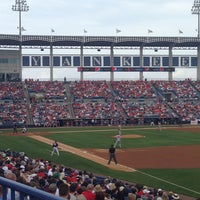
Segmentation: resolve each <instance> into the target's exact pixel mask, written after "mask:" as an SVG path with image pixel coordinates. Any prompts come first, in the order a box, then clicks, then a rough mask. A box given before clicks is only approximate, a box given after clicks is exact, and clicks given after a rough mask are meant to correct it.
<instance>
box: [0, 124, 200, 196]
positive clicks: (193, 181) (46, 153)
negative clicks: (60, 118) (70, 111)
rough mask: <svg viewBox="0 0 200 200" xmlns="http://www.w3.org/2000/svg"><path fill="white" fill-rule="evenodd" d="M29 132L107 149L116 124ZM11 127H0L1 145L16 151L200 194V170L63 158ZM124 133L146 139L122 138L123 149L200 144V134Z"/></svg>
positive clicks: (159, 186)
mask: <svg viewBox="0 0 200 200" xmlns="http://www.w3.org/2000/svg"><path fill="white" fill-rule="evenodd" d="M28 131H30V132H49V133H51V134H49V135H44V136H45V137H47V138H50V139H53V140H57V141H59V142H62V143H65V144H68V145H71V146H74V147H78V148H98V149H99V148H105V149H107V148H108V147H109V146H110V144H111V143H113V141H114V139H113V138H112V137H111V136H113V135H115V134H117V129H116V128H113V127H101V128H99V127H94V128H91V127H89V128H88V127H86V128H45V129H44V128H42V129H30V130H28ZM8 132H12V130H0V148H1V149H3V150H4V149H7V148H10V149H11V150H13V151H23V152H26V153H27V155H29V156H31V157H33V158H44V159H46V160H52V161H53V162H56V163H58V164H63V165H65V166H69V167H72V168H76V169H80V170H86V171H89V172H93V173H96V174H102V175H105V176H111V177H115V178H118V179H122V180H125V181H129V182H134V183H141V184H144V185H148V186H152V187H156V188H162V189H165V190H168V191H173V192H176V193H179V194H184V195H187V196H192V197H196V198H197V197H199V196H200V192H199V191H200V184H199V182H200V181H199V180H200V169H199V168H198V169H139V170H138V171H136V172H134V173H133V172H131V173H130V172H121V171H115V170H111V169H109V168H107V167H104V166H101V165H99V164H96V163H94V162H92V161H88V160H86V159H84V158H82V157H79V156H75V155H72V154H70V153H65V152H62V153H61V155H60V157H57V156H54V157H51V156H50V151H51V149H52V148H51V146H50V145H47V144H44V143H41V142H38V141H35V140H32V139H30V138H28V137H26V136H12V137H11V136H9V135H8V134H6V133H8ZM122 133H123V134H138V135H142V136H145V140H144V139H143V138H137V139H131V138H127V139H126V138H123V140H122V145H123V148H144V147H153V146H178V145H181V146H182V145H192V144H200V134H197V133H189V132H187V131H184V132H183V131H182V132H180V131H176V130H167V129H163V130H162V131H159V130H155V129H141V128H137V129H136V128H131V127H126V128H124V127H123V129H122Z"/></svg>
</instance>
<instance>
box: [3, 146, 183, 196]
mask: <svg viewBox="0 0 200 200" xmlns="http://www.w3.org/2000/svg"><path fill="white" fill-rule="evenodd" d="M0 176H2V177H5V178H7V179H11V180H13V181H17V182H19V183H22V184H25V185H28V186H31V187H33V188H35V189H38V190H42V191H45V192H49V193H51V194H53V195H56V196H59V197H62V198H63V199H68V200H179V199H180V196H179V195H178V194H175V193H173V192H167V191H164V190H162V189H158V188H153V187H149V186H145V185H141V184H137V183H127V182H124V181H121V180H118V179H116V178H112V177H103V176H99V175H94V174H92V173H90V172H87V171H81V170H77V169H72V168H68V167H66V166H63V165H57V164H55V163H53V162H51V161H47V160H44V159H42V158H39V159H32V158H30V157H29V156H28V155H26V154H24V153H23V152H13V151H11V150H10V149H7V150H5V151H2V150H1V152H0ZM0 195H1V194H0ZM0 197H1V196H0ZM15 197H16V199H19V193H18V192H15ZM7 199H8V200H9V199H10V190H8V192H7ZM27 199H28V197H27Z"/></svg>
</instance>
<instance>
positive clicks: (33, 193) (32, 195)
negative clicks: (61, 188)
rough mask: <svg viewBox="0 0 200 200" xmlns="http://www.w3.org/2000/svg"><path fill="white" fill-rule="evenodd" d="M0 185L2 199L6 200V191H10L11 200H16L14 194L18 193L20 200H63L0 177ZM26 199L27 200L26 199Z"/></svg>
mask: <svg viewBox="0 0 200 200" xmlns="http://www.w3.org/2000/svg"><path fill="white" fill-rule="evenodd" d="M0 185H1V186H2V199H3V200H7V191H8V189H10V190H11V200H16V198H15V194H16V192H18V193H19V199H20V200H25V199H29V200H33V199H34V200H36V199H37V200H47V199H49V200H63V198H61V197H58V196H55V195H53V194H50V193H48V192H45V191H42V190H39V189H36V188H32V187H30V186H27V185H24V184H22V183H18V182H16V181H12V180H9V179H6V178H3V177H0ZM27 197H28V198H27Z"/></svg>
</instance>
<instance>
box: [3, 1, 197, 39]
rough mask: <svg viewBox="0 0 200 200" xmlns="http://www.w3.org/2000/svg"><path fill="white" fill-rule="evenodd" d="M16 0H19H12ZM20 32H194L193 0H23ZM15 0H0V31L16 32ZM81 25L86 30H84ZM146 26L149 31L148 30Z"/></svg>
mask: <svg viewBox="0 0 200 200" xmlns="http://www.w3.org/2000/svg"><path fill="white" fill-rule="evenodd" d="M16 1H19V0H16ZM26 3H27V5H28V6H29V11H28V12H22V26H23V27H24V29H26V31H25V32H23V34H28V35H29V34H30V35H32V34H34V35H43V34H44V35H48V34H51V29H54V30H55V32H54V34H55V35H76V36H77V35H83V34H87V35H88V36H95V35H96V36H113V35H116V29H119V30H121V32H119V33H118V35H119V36H147V35H148V34H151V36H179V35H180V33H179V30H181V31H182V32H183V33H182V34H181V36H192V37H193V36H197V31H196V29H197V27H198V26H197V15H193V14H192V13H191V8H192V6H193V3H194V0H70V1H69V0H48V1H44V0H43V1H42V0H26ZM12 5H15V0H6V1H3V0H1V6H0V27H2V28H1V32H0V34H17V33H18V29H17V27H18V25H19V13H18V12H17V11H12ZM84 29H85V30H86V31H87V33H84ZM148 29H149V30H152V31H153V32H152V33H148Z"/></svg>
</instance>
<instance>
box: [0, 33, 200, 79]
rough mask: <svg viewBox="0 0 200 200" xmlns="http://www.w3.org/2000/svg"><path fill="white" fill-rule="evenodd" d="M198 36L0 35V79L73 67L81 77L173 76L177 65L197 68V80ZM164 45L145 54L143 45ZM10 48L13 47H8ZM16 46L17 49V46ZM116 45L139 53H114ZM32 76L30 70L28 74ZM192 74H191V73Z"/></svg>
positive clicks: (51, 75) (199, 75) (198, 74)
mask: <svg viewBox="0 0 200 200" xmlns="http://www.w3.org/2000/svg"><path fill="white" fill-rule="evenodd" d="M199 41H200V40H199V38H197V37H149V36H148V37H123V36H121V37H116V36H113V37H112V36H109V37H107V36H52V35H50V36H49V35H41V36H37V35H23V36H22V37H19V35H0V47H1V48H2V49H3V50H1V51H0V80H1V81H11V80H12V81H14V80H23V77H22V70H23V69H26V70H29V69H44V68H45V69H49V80H55V79H54V69H57V68H61V69H69V68H76V72H77V73H79V74H80V80H84V74H85V73H88V72H102V73H109V74H110V80H114V79H115V73H116V72H118V73H123V72H137V73H138V74H139V77H138V79H139V80H143V79H144V77H145V76H144V73H151V72H154V73H155V72H156V73H159V72H165V73H167V74H168V78H167V79H168V80H170V81H171V80H173V72H175V70H176V69H177V68H180V67H183V68H196V80H200V51H199V46H200V42H199ZM104 48H106V49H108V50H109V52H110V53H109V54H106V55H99V54H85V50H86V49H96V50H97V51H101V49H104ZM148 48H153V49H154V50H155V51H156V50H157V49H165V50H167V51H168V54H167V55H145V54H144V51H145V49H148ZM11 49H12V50H13V49H14V51H11ZM16 49H17V50H16ZM21 49H40V50H41V51H43V50H44V49H49V55H47V54H44V55H42V54H38V55H37V54H26V55H22V51H21ZM57 49H68V52H69V49H79V50H80V53H79V54H69V53H68V54H54V50H57ZM118 49H122V50H123V49H138V52H139V53H138V54H128V55H127V54H120V55H119V54H117V53H116V51H117V50H118ZM177 49H178V50H180V49H185V50H186V51H187V50H188V51H190V50H191V49H196V52H197V53H196V55H174V52H175V51H176V50H177ZM30 78H31V74H30ZM193 78H194V77H193Z"/></svg>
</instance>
